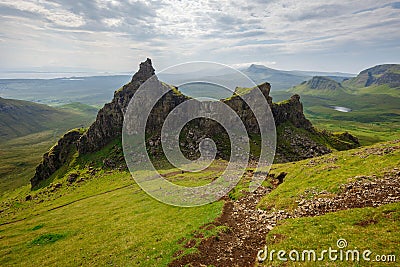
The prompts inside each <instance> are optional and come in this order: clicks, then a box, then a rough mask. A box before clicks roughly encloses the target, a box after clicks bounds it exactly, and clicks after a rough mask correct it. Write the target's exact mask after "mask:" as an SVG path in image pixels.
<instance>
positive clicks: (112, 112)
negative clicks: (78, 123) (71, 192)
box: [31, 59, 330, 187]
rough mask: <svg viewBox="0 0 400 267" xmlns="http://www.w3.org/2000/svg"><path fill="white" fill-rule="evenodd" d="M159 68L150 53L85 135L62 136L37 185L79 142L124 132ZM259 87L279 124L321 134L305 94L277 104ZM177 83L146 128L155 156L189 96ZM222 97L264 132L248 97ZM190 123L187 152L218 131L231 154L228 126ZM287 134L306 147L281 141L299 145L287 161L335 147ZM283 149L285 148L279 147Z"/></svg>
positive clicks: (88, 146) (86, 146)
mask: <svg viewBox="0 0 400 267" xmlns="http://www.w3.org/2000/svg"><path fill="white" fill-rule="evenodd" d="M154 74H155V70H154V68H153V66H152V63H151V60H150V59H147V60H146V61H144V62H142V63H141V64H140V68H139V71H138V72H137V73H135V74H134V75H133V77H132V80H131V82H129V83H128V84H126V85H124V86H123V87H122V88H121V89H120V90H118V91H116V92H115V93H114V98H113V100H112V101H111V102H110V103H108V104H106V105H104V107H103V108H102V109H101V110H100V111H99V112H98V114H97V118H96V121H95V122H94V123H93V124H92V125H91V126H90V127H89V129H88V130H87V132H86V133H84V134H83V135H80V134H79V133H75V132H73V133H68V134H66V135H65V136H64V137H63V138H62V139H60V141H59V142H58V144H57V146H55V147H54V148H53V149H52V150H51V151H49V152H48V153H46V154H45V155H44V157H43V162H42V163H41V164H40V165H39V166H38V167H37V169H36V173H35V176H34V177H33V178H32V179H31V184H32V187H35V186H37V185H38V184H39V183H40V181H43V180H45V179H48V178H49V177H50V176H51V175H52V174H53V173H54V172H55V171H56V170H57V169H58V168H60V167H61V166H62V165H63V164H64V163H65V162H66V160H67V155H68V153H67V152H68V151H71V150H72V149H73V148H77V149H78V151H79V154H80V155H83V154H87V153H92V152H95V151H99V150H101V149H102V148H104V147H105V146H106V145H107V144H108V143H110V142H111V141H113V140H116V139H117V138H121V135H122V128H123V122H124V114H125V112H126V110H127V107H128V104H129V102H130V100H131V99H132V97H133V96H134V94H135V93H136V91H137V90H138V88H139V87H140V86H141V85H142V84H143V83H144V82H146V81H147V80H148V79H149V78H151V77H152V76H153V75H154ZM157 82H158V81H157ZM258 88H259V89H260V90H261V92H262V94H263V96H264V97H265V98H266V100H267V103H266V104H268V105H269V106H270V108H271V111H272V114H273V117H274V121H275V125H276V126H277V127H279V126H280V125H290V126H291V127H295V128H301V129H303V130H305V131H307V133H309V134H311V135H314V134H317V132H316V131H315V129H314V128H313V126H312V124H311V122H310V121H309V120H307V119H306V117H305V116H304V113H303V105H302V104H301V102H300V96H298V95H293V96H292V97H291V98H290V99H289V100H287V101H284V102H281V103H278V104H275V103H272V98H271V97H270V96H269V93H270V89H271V86H270V84H269V83H263V84H261V85H259V86H258ZM148 89H151V88H148ZM174 89H175V90H170V91H169V92H168V93H166V94H165V95H164V96H163V97H162V98H161V99H160V100H159V102H158V103H157V104H156V105H155V106H154V107H153V109H152V112H151V114H150V116H149V117H148V121H147V124H146V134H147V133H149V137H148V140H147V142H148V144H149V146H148V147H149V151H148V152H149V153H151V154H152V156H153V157H157V156H158V154H159V152H160V151H162V148H161V145H160V141H161V138H160V136H161V135H160V134H161V132H160V130H161V128H162V125H163V123H164V120H165V118H166V117H167V115H168V114H169V113H170V112H171V111H172V110H173V109H174V108H175V107H177V106H178V105H180V104H181V103H183V102H185V101H186V100H188V99H189V98H188V97H186V96H185V95H183V94H181V93H180V92H179V91H178V90H177V88H174ZM248 97H250V98H251V97H252V96H251V95H250V96H249V95H248ZM261 97H262V96H261ZM221 101H222V102H224V103H225V104H227V105H228V106H230V107H231V108H232V109H233V110H234V111H235V112H236V113H237V114H238V115H239V117H240V119H241V120H242V121H243V123H244V125H245V127H246V130H247V132H248V133H249V134H259V133H260V129H259V126H258V123H257V119H256V118H255V116H254V113H253V111H252V110H251V109H250V107H249V106H248V105H247V104H246V102H245V101H244V100H243V99H242V97H240V96H238V95H235V96H232V97H231V98H228V99H225V100H221ZM188 125H189V126H188V128H187V129H186V130H185V131H184V132H185V133H184V134H187V136H184V138H183V140H184V141H183V148H182V150H183V152H184V151H185V150H187V151H188V153H189V156H188V158H190V155H192V156H193V157H196V154H197V153H196V152H193V151H194V150H198V144H199V140H201V139H202V138H206V137H209V138H212V139H213V140H214V137H217V141H216V144H217V145H221V146H222V147H223V149H219V153H217V156H218V157H220V158H227V157H228V156H227V155H228V153H229V151H230V149H229V148H228V147H229V138H228V136H227V135H226V132H225V131H224V129H223V128H222V127H219V125H218V124H217V123H216V122H215V121H212V120H207V119H198V120H196V121H192V122H190V123H189V124H188ZM185 127H186V126H185ZM297 135H299V133H297ZM282 136H283V137H282V138H283V139H282V138H278V141H281V142H282V143H285V144H287V146H301V149H297V148H295V149H294V150H293V149H291V150H288V148H287V147H286V148H284V149H281V146H280V145H279V143H278V144H277V148H278V154H279V153H280V154H281V155H284V154H285V153H286V152H287V151H289V153H292V154H293V153H294V152H293V151H295V152H296V153H295V155H299V157H297V156H296V157H291V158H288V157H284V156H282V159H284V161H287V160H299V159H303V158H307V157H313V156H318V155H321V154H326V153H329V152H330V150H329V149H328V148H327V147H326V146H325V145H323V144H317V143H316V142H314V141H313V140H311V139H310V138H303V137H302V136H303V135H302V136H294V134H291V131H286V132H285V134H284V135H282ZM218 140H219V141H218ZM279 150H282V151H281V152H279ZM190 153H191V154H190ZM184 154H185V153H184ZM286 154H287V153H286ZM121 155H122V153H121ZM121 157H122V156H121Z"/></svg>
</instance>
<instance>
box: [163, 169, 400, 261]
mask: <svg viewBox="0 0 400 267" xmlns="http://www.w3.org/2000/svg"><path fill="white" fill-rule="evenodd" d="M358 179H359V180H358V181H356V182H353V183H349V184H346V185H344V186H343V187H342V191H341V192H340V193H338V194H337V195H336V196H334V197H333V198H314V199H311V200H306V199H304V200H301V201H300V203H299V205H298V208H297V209H295V210H294V211H293V212H291V213H289V212H286V211H283V210H281V211H275V212H267V211H264V210H259V209H257V203H258V201H259V200H260V199H261V198H262V197H263V196H264V195H265V194H268V193H269V192H270V191H271V190H270V189H267V188H259V189H258V190H257V191H256V192H254V193H250V194H247V195H245V196H244V197H243V198H241V199H239V200H237V201H231V200H226V203H225V205H224V208H223V212H222V215H221V216H220V217H219V218H218V219H217V220H216V221H215V222H214V223H213V225H215V226H227V227H228V228H229V231H227V232H223V233H221V234H219V235H218V237H211V238H207V239H203V240H202V241H201V243H200V244H199V246H198V250H199V253H195V254H189V255H186V256H184V257H182V258H179V259H177V260H175V261H173V262H171V263H170V264H169V266H171V267H177V266H201V267H203V266H210V265H212V266H221V267H226V266H240V267H246V266H254V265H255V263H256V256H257V252H258V250H259V249H261V248H263V247H264V244H265V237H266V234H267V233H268V231H270V230H272V229H273V227H274V226H276V223H277V222H278V221H280V220H283V219H287V218H298V217H307V216H318V215H323V214H325V213H328V212H335V211H338V210H346V209H352V208H362V207H378V206H381V205H385V204H389V203H394V202H400V170H399V169H397V168H395V169H393V170H392V171H390V172H388V173H386V174H385V175H384V176H383V177H382V178H379V179H378V178H376V177H375V179H372V180H371V177H358ZM204 227H207V225H205V226H204ZM188 242H190V241H188Z"/></svg>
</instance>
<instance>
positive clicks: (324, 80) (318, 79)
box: [306, 76, 343, 90]
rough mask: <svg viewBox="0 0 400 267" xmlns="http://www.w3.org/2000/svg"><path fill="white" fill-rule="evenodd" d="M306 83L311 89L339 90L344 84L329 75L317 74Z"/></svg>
mask: <svg viewBox="0 0 400 267" xmlns="http://www.w3.org/2000/svg"><path fill="white" fill-rule="evenodd" d="M306 85H307V86H308V87H309V88H310V89H314V90H338V89H343V86H342V85H341V84H340V83H338V82H336V81H334V80H332V79H330V78H328V77H322V76H315V77H313V78H312V79H311V80H309V81H308V82H307V83H306Z"/></svg>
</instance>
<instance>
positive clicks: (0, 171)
mask: <svg viewBox="0 0 400 267" xmlns="http://www.w3.org/2000/svg"><path fill="white" fill-rule="evenodd" d="M20 102H21V101H18V103H20ZM22 102H23V103H26V102H25V101H22ZM30 104H31V103H30ZM32 104H33V103H32ZM33 105H35V106H36V105H37V104H33ZM38 106H39V107H40V108H42V106H43V105H38ZM45 107H46V106H45ZM46 108H49V107H46ZM50 110H51V111H54V110H55V111H56V113H57V115H55V116H53V115H51V114H50V115H49V116H50V117H47V115H46V119H47V121H46V124H45V125H39V126H35V129H26V128H25V129H24V133H29V131H32V132H30V133H29V134H26V135H23V136H20V137H15V138H12V139H9V140H3V141H2V142H0V162H1V164H0V194H1V193H3V192H5V191H7V190H9V189H13V188H18V187H20V186H21V185H25V184H27V183H28V182H29V179H30V178H31V176H33V173H34V170H35V167H36V165H37V164H38V163H39V162H40V160H41V157H42V155H43V154H44V153H45V152H46V151H47V150H48V149H49V148H50V147H51V146H53V145H54V143H55V142H57V140H58V139H59V138H60V136H62V135H63V134H64V133H65V132H66V131H67V130H70V129H72V128H75V127H81V126H87V125H89V124H90V123H91V122H92V121H93V120H94V118H95V116H96V112H97V111H96V109H94V108H92V107H90V106H87V105H83V104H80V103H72V104H68V105H66V106H63V107H61V108H57V109H53V108H50ZM36 115H37V114H36ZM59 116H61V117H59ZM21 119H24V118H23V116H22V115H21V116H18V120H16V121H14V122H13V124H14V125H15V124H17V122H18V121H19V120H21ZM36 119H42V117H40V116H39V118H36ZM24 120H27V118H25V119H24ZM42 126H43V127H42Z"/></svg>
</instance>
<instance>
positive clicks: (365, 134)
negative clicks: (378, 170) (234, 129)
mask: <svg viewBox="0 0 400 267" xmlns="http://www.w3.org/2000/svg"><path fill="white" fill-rule="evenodd" d="M293 93H297V94H299V95H300V96H301V99H302V101H303V103H304V113H305V114H306V116H307V117H308V118H309V119H310V120H311V122H312V123H313V124H314V125H315V126H317V127H319V128H324V129H329V130H331V131H349V132H350V133H352V134H354V135H356V136H357V137H359V139H360V142H361V144H363V145H369V144H373V143H376V142H381V141H385V140H392V139H395V138H397V137H399V136H400V130H399V129H400V65H398V64H388V65H378V66H375V67H373V68H369V69H367V70H364V71H361V72H360V74H359V75H358V76H357V77H355V78H351V79H347V80H345V81H343V82H342V83H338V82H337V81H334V80H333V79H330V78H328V77H320V76H317V77H313V78H312V79H311V80H309V81H307V82H303V83H301V84H299V85H297V86H294V87H292V88H291V89H290V90H288V91H286V92H276V91H275V92H274V91H272V96H273V98H274V100H275V101H282V100H284V99H286V98H287V97H288V96H290V95H291V94H293Z"/></svg>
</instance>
